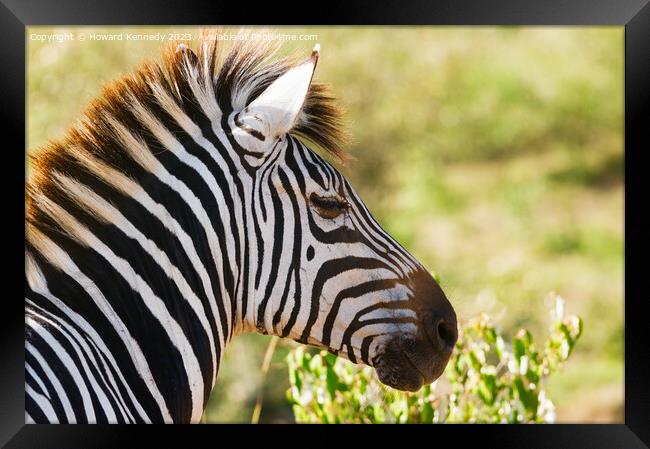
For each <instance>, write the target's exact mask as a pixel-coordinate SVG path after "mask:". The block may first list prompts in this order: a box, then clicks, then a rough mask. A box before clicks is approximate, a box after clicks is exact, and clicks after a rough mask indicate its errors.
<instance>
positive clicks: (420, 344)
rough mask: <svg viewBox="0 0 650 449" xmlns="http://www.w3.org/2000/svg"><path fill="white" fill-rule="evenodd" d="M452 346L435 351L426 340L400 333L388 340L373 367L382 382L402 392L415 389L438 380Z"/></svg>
mask: <svg viewBox="0 0 650 449" xmlns="http://www.w3.org/2000/svg"><path fill="white" fill-rule="evenodd" d="M452 349H453V347H449V348H447V349H445V350H442V351H438V350H435V349H434V348H432V347H431V346H430V343H429V342H428V341H426V340H425V341H422V340H419V339H417V338H416V337H414V336H410V335H401V336H395V337H393V338H392V339H391V340H389V341H388V342H387V343H386V345H385V346H384V348H383V351H382V355H381V357H380V358H378V361H377V363H376V364H375V366H374V368H375V370H376V371H377V377H378V378H379V380H380V381H381V382H382V383H383V384H384V385H387V386H389V387H392V388H396V389H398V390H402V391H417V390H419V389H420V388H422V386H423V385H426V384H430V383H431V382H433V381H435V380H436V379H438V378H439V377H440V376H441V375H442V373H443V372H444V370H445V367H446V366H447V362H448V361H449V357H450V356H451V353H452Z"/></svg>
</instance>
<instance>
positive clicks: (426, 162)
mask: <svg viewBox="0 0 650 449" xmlns="http://www.w3.org/2000/svg"><path fill="white" fill-rule="evenodd" d="M169 30H170V28H161V27H147V28H146V29H144V28H140V29H133V28H131V29H126V28H124V29H120V28H94V29H88V28H83V29H79V28H65V29H61V28H55V29H53V28H45V27H29V29H28V33H27V35H28V36H27V37H28V79H27V82H28V96H27V106H28V130H27V133H28V142H29V147H30V148H32V149H33V148H35V147H37V146H39V145H41V144H43V143H44V142H46V140H47V139H50V138H56V137H58V136H60V135H61V134H62V133H63V131H64V130H65V129H66V128H67V127H68V126H70V124H72V123H74V122H75V120H76V119H77V118H78V117H79V115H80V113H81V111H82V110H83V107H84V106H85V105H86V104H87V103H88V101H90V100H91V99H92V97H94V96H95V95H97V94H98V93H99V88H100V86H101V85H102V84H103V83H105V82H108V81H110V80H111V79H113V78H114V77H116V76H118V75H119V74H120V73H125V72H128V71H130V70H132V69H133V68H134V66H135V65H136V64H137V62H138V61H140V60H141V59H142V58H144V57H154V56H155V55H156V54H157V52H158V49H159V46H160V44H159V43H155V42H96V41H94V42H91V41H85V42H79V41H71V42H62V43H57V42H37V41H29V35H30V33H32V32H37V33H51V32H56V31H59V32H61V31H73V32H75V31H84V32H86V33H88V32H90V31H95V32H106V31H112V32H115V31H132V32H144V31H146V32H157V31H163V32H164V31H169ZM173 30H174V31H179V32H183V31H190V32H194V33H196V29H192V28H183V27H180V28H176V27H175V28H173ZM274 30H275V29H274ZM278 30H279V31H281V32H283V33H290V34H301V33H310V34H311V33H313V34H317V35H318V42H319V43H320V44H321V46H322V48H321V59H320V60H319V63H318V69H317V71H316V78H317V79H319V80H322V81H325V82H328V83H330V84H332V86H333V90H334V92H335V93H336V94H337V96H338V97H339V98H340V99H341V102H342V103H343V105H344V106H345V107H346V108H347V111H348V113H347V116H346V122H347V123H348V126H349V130H350V132H351V134H352V137H353V140H352V142H351V143H350V144H349V145H348V149H349V152H350V154H351V155H352V156H353V157H354V160H352V161H351V162H349V163H348V164H347V165H346V166H345V167H343V168H342V170H343V172H344V173H345V174H346V176H347V177H348V178H349V179H350V180H351V182H352V184H353V185H354V186H355V187H356V189H357V190H358V192H359V194H360V196H361V197H362V198H363V199H364V201H366V203H367V204H368V206H369V208H370V210H371V211H372V212H373V213H374V215H375V216H376V218H377V219H378V220H379V222H380V223H381V224H382V226H383V227H384V228H385V229H386V230H387V231H388V232H390V233H391V234H392V235H393V236H395V237H396V238H397V240H398V241H400V242H401V243H402V244H403V245H404V246H405V247H406V248H408V249H409V251H411V252H412V253H413V254H414V255H415V256H416V257H417V258H418V259H419V260H421V261H422V263H423V264H424V265H425V266H426V267H427V268H429V269H431V270H435V271H436V272H438V273H439V274H440V276H441V278H442V279H443V284H442V287H443V289H444V290H445V292H446V293H447V295H448V296H449V298H450V299H451V301H452V303H453V305H454V307H455V309H456V311H457V313H458V316H459V317H460V320H461V322H464V321H466V320H467V317H472V316H476V315H478V314H479V313H481V312H485V313H487V314H489V315H490V316H492V317H494V318H495V319H498V322H499V323H500V324H501V327H502V330H503V334H504V338H506V339H508V340H510V339H512V338H513V337H514V335H515V332H516V330H517V329H519V328H521V327H525V328H527V329H529V330H530V332H531V333H532V334H533V335H539V334H541V333H543V332H544V330H545V327H546V325H545V324H544V323H545V322H546V321H545V320H546V316H547V312H546V310H547V307H548V304H545V303H544V301H541V300H540V299H539V298H543V297H544V295H545V294H546V292H548V291H549V290H551V289H553V290H556V291H557V292H559V293H560V294H561V295H562V296H564V297H565V298H568V299H569V300H570V301H571V308H572V310H575V311H576V313H577V314H579V315H580V316H581V317H583V318H584V320H585V323H586V327H587V329H588V330H589V331H588V332H586V333H585V335H583V336H582V338H581V343H580V346H579V350H577V352H576V353H575V354H574V356H573V357H572V362H571V363H570V364H568V365H567V366H566V369H565V370H563V371H562V373H558V374H556V375H555V376H553V377H552V378H551V379H550V381H549V384H548V385H547V390H548V392H549V395H550V396H551V397H553V398H554V401H555V404H556V406H557V410H556V412H557V419H558V421H572V422H575V421H585V420H586V421H600V422H602V421H604V422H612V421H615V422H622V420H623V408H622V404H623V168H624V167H623V73H624V71H623V70H624V68H623V36H624V34H623V28H622V27H576V28H570V27H478V28H474V27H472V28H463V27H353V28H346V27H310V28H299V27H285V28H279V29H278ZM313 45H314V42H313V41H312V42H287V44H286V46H285V50H284V51H286V52H289V51H292V50H296V51H299V52H301V53H302V54H308V53H309V51H310V50H311V48H312V47H313ZM268 338H269V337H266V336H260V335H252V334H251V335H243V336H240V337H237V338H235V339H234V340H233V342H232V343H231V346H230V347H229V348H228V349H227V351H226V355H225V358H224V363H223V365H222V368H221V372H220V374H219V378H218V380H217V382H216V387H215V393H214V394H213V396H212V398H211V402H210V405H209V407H208V409H207V411H206V415H205V420H206V421H220V422H224V421H228V422H230V421H237V422H241V421H249V420H250V417H251V414H252V410H253V407H254V405H255V398H256V396H257V392H258V391H260V389H263V392H264V406H263V408H262V414H261V419H260V421H261V422H276V421H286V420H291V419H292V413H291V410H290V408H289V407H288V406H287V404H286V400H285V398H284V392H285V391H286V389H287V388H288V380H287V378H286V366H285V363H284V357H285V356H286V355H287V353H288V351H289V350H290V349H292V348H293V347H294V344H293V343H292V342H288V341H281V342H280V344H279V346H278V348H277V350H276V353H275V355H274V359H273V362H272V364H271V367H270V370H269V373H268V377H267V378H266V381H264V379H263V378H262V376H261V374H260V366H261V364H262V358H263V356H264V351H265V348H266V346H267V343H268Z"/></svg>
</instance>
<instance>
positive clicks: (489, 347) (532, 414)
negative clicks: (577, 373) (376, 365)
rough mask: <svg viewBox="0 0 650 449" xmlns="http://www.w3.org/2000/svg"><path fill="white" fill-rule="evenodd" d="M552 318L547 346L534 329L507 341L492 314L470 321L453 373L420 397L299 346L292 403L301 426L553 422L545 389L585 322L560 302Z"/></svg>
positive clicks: (292, 368)
mask: <svg viewBox="0 0 650 449" xmlns="http://www.w3.org/2000/svg"><path fill="white" fill-rule="evenodd" d="M552 317H553V323H552V325H551V328H550V332H549V335H548V337H547V338H546V341H545V342H544V343H543V344H542V345H541V346H536V345H535V344H534V343H533V337H532V335H531V333H530V332H529V331H528V330H526V329H521V330H520V331H519V332H517V333H516V335H515V337H514V339H513V340H512V342H511V343H506V341H505V340H504V337H503V335H502V334H501V332H500V330H499V328H498V327H497V326H495V324H494V323H493V322H492V319H491V318H490V317H489V316H487V315H486V314H481V315H479V316H477V317H475V318H473V319H471V320H469V322H468V323H467V324H466V325H465V326H463V328H462V329H460V335H459V339H458V343H457V344H456V349H455V351H454V353H453V355H452V357H451V359H450V361H449V364H448V366H447V369H446V371H445V375H444V376H443V377H441V378H440V379H439V380H438V381H436V382H434V383H433V384H431V385H425V386H424V387H423V388H421V389H420V391H418V392H416V393H406V392H401V391H398V390H395V389H392V388H390V387H387V386H385V385H383V384H381V383H380V382H379V380H378V379H377V376H376V374H375V372H374V369H372V368H370V367H367V366H359V365H354V364H352V363H350V362H348V361H346V360H343V359H340V358H337V357H336V356H334V355H333V354H330V353H328V352H326V351H321V352H319V353H316V354H312V353H310V351H309V350H306V349H305V348H304V347H299V348H296V349H295V350H293V351H292V352H291V353H290V354H289V355H288V357H287V361H288V366H289V377H290V383H291V388H290V389H289V390H288V391H287V398H288V399H289V401H290V403H291V404H292V408H293V413H294V415H295V419H296V421H297V422H299V423H443V422H447V423H461V422H462V423H467V422H471V423H522V422H553V421H554V419H555V407H554V405H553V402H552V401H551V399H550V398H548V397H547V394H546V391H545V389H544V385H545V383H546V381H547V379H548V377H549V376H550V375H551V374H553V373H555V372H556V371H557V370H558V368H560V367H561V366H562V364H563V363H564V362H566V360H567V359H568V358H569V356H570V355H571V352H572V350H573V348H574V346H575V344H576V342H577V340H578V338H579V337H580V335H581V333H582V320H581V319H580V318H579V317H577V316H568V317H566V318H565V317H564V301H563V300H562V298H560V297H556V300H555V307H554V310H553V311H552Z"/></svg>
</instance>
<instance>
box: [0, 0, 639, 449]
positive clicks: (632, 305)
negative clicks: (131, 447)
mask: <svg viewBox="0 0 650 449" xmlns="http://www.w3.org/2000/svg"><path fill="white" fill-rule="evenodd" d="M648 1H649V0H574V1H572V2H568V1H566V0H546V1H544V2H539V1H538V2H535V1H534V0H527V1H522V0H519V1H516V0H501V1H499V0H489V1H487V0H484V1H482V2H476V1H473V0H457V1H455V2H454V3H453V4H452V3H450V2H444V1H442V0H436V1H425V0H418V1H412V2H411V3H409V4H407V5H405V4H404V3H403V2H394V3H388V2H381V3H380V4H379V3H377V4H374V5H373V6H372V8H369V7H367V6H366V5H363V4H362V3H361V2H360V1H355V2H349V1H348V2H345V3H343V2H340V1H336V2H328V4H327V8H323V9H322V10H320V11H318V13H313V12H310V11H313V8H312V9H311V10H310V8H309V6H307V5H305V7H304V8H303V9H302V11H296V10H295V9H294V10H293V11H292V12H291V13H289V12H280V11H279V10H278V9H277V5H275V4H267V5H266V6H265V5H256V7H255V8H248V9H247V10H246V11H245V15H244V14H243V11H242V9H241V8H239V11H238V9H237V6H238V4H232V3H231V4H229V3H226V2H222V3H220V4H216V3H215V2H214V1H212V2H210V1H207V0H201V1H193V2H191V3H188V2H187V1H185V2H182V3H181V2H180V1H176V0H165V1H160V2H159V3H158V4H156V5H155V6H154V5H152V4H151V3H150V2H146V1H145V0H113V1H111V2H101V3H100V2H88V1H86V2H84V1H83V0H66V1H58V2H53V1H50V2H46V1H42V0H39V1H36V0H29V1H28V0H1V1H0V37H1V38H2V41H1V42H0V43H1V45H0V60H1V61H2V63H3V66H4V73H3V74H2V77H0V92H1V93H2V97H3V102H2V107H1V108H0V123H2V126H3V127H4V131H5V133H4V135H5V138H6V137H11V138H12V140H11V141H10V142H11V144H12V145H11V148H16V147H18V148H23V149H25V148H26V147H25V142H26V139H25V100H26V98H25V92H26V81H25V80H26V78H25V75H26V73H25V70H26V66H25V62H26V53H25V52H26V32H27V31H26V27H27V26H33V25H62V24H65V25H154V24H160V25H162V24H170V23H173V24H177V25H202V24H205V23H206V22H221V23H230V24H241V23H243V22H245V23H247V24H251V25H259V24H268V23H270V22H274V23H275V24H276V25H286V24H290V23H300V24H303V25H328V24H333V23H335V22H338V23H339V24H346V25H350V24H364V25H377V24H389V25H558V26H559V25H617V26H625V207H624V209H625V217H624V218H625V241H626V244H625V263H626V270H625V287H626V291H627V292H632V295H631V296H629V297H628V298H626V300H625V424H559V425H552V426H522V425H519V426H507V427H505V426H487V425H484V426H470V425H454V426H437V427H431V426H415V427H411V428H410V429H411V431H413V432H416V433H417V432H419V433H420V435H418V437H423V438H425V437H433V436H435V439H436V441H439V440H438V438H440V437H449V438H453V439H454V440H455V441H458V440H459V438H458V437H459V436H462V438H461V440H463V441H466V440H468V439H469V440H474V441H476V442H478V443H480V444H483V445H484V444H485V443H486V442H487V441H490V442H494V443H496V444H498V446H499V447H521V446H522V444H521V443H522V441H525V442H526V443H525V446H526V447H528V448H538V447H539V448H541V447H558V446H560V447H575V448H578V447H587V448H590V449H596V448H603V449H609V448H612V447H626V448H642V447H648V446H646V444H649V443H650V426H648V423H649V422H650V388H648V379H650V357H649V356H650V342H649V341H648V325H647V323H646V322H647V319H646V318H645V315H644V314H643V313H642V301H643V298H644V297H643V296H641V295H640V293H641V292H643V291H644V290H645V287H646V284H647V281H646V278H647V275H645V273H643V272H642V270H643V269H644V267H643V265H642V264H636V263H634V261H635V259H637V258H638V259H639V260H642V258H643V257H644V256H646V255H647V254H648V252H649V251H650V233H649V232H648V230H650V220H649V219H647V218H645V217H642V216H641V215H640V211H642V210H643V206H646V208H647V200H646V201H643V200H645V199H646V198H644V193H645V192H647V191H648V176H647V175H645V173H644V170H645V166H644V164H643V163H642V158H643V156H644V150H645V149H646V148H647V145H645V146H644V145H643V143H646V142H647V138H646V136H647V126H648V124H649V123H648V121H649V120H648V118H649V117H650V88H649V87H648V82H647V81H648V75H649V74H650V39H648V37H649V36H650V6H648ZM9 145H10V144H6V146H7V148H9ZM8 155H10V156H11V158H12V160H11V162H10V164H11V166H18V164H19V163H20V161H19V159H22V163H23V164H24V163H25V162H26V161H25V157H26V155H25V153H23V154H22V155H21V154H20V152H17V151H13V152H10V151H7V152H6V153H5V156H8ZM14 158H15V159H14ZM24 175H25V174H24V173H23V172H21V171H18V170H14V171H12V170H9V171H8V172H7V173H5V174H3V176H2V177H1V178H0V180H1V181H2V183H3V187H6V190H7V191H9V192H10V194H8V195H6V196H5V203H4V212H5V213H4V214H2V215H0V231H2V232H0V235H1V236H2V240H3V241H2V248H3V249H4V250H5V252H6V253H7V254H11V256H12V257H10V258H9V260H11V261H13V260H19V259H20V258H21V257H23V258H24V246H23V244H22V243H21V242H22V239H23V238H24V221H23V218H24V212H25V206H24V201H22V198H21V197H20V195H19V193H18V192H19V191H22V192H23V194H24V188H25V186H24ZM644 175H645V176H644ZM631 242H633V244H629V243H631ZM630 262H632V263H630ZM5 270H7V271H5V273H6V278H5V279H6V280H7V281H8V282H6V283H3V287H5V288H6V287H7V286H8V287H11V288H10V290H12V293H13V289H16V290H19V289H20V285H19V282H18V279H21V278H22V279H23V280H24V275H23V274H22V272H21V270H22V267H21V266H20V265H18V264H11V263H6V264H5ZM23 288H24V286H23ZM17 294H18V295H19V293H17ZM7 296H9V295H7ZM11 296H12V297H13V296H14V295H13V294H12V295H11ZM5 307H7V308H6V309H5V311H4V312H5V313H3V314H2V315H0V316H3V319H4V323H3V324H4V325H3V326H2V327H0V341H1V342H2V356H1V358H2V362H3V363H1V364H0V404H2V405H1V406H0V444H4V443H6V442H7V441H8V440H9V439H10V438H11V437H12V436H13V438H12V439H11V441H10V442H9V444H8V445H7V446H6V447H11V448H18V447H67V448H76V447H79V448H81V447H88V445H89V442H91V441H92V442H93V443H92V444H95V445H96V447H116V446H124V445H127V444H129V442H132V441H133V439H134V438H136V437H143V438H146V439H147V441H148V442H150V443H151V438H152V437H154V436H155V439H156V440H158V442H164V443H165V444H163V446H168V445H170V444H172V445H175V446H178V445H182V446H186V445H187V442H188V441H192V442H193V443H192V444H193V445H197V446H200V445H201V444H200V443H199V442H198V441H210V440H212V441H213V442H212V443H207V444H210V445H211V446H213V445H214V444H215V443H214V441H218V440H217V438H224V437H228V436H233V437H235V436H238V435H241V434H242V433H243V432H246V429H245V427H244V426H241V425H231V426H225V425H218V428H215V427H214V426H192V427H190V426H173V427H171V426H154V427H151V426H128V427H127V426H117V425H112V426H109V425H95V426H88V425H75V426H73V425H60V426H37V425H32V426H26V425H25V424H24V345H23V342H24V336H23V333H24V329H23V325H24V322H23V320H22V319H21V318H19V317H21V316H24V309H23V303H21V302H17V301H15V300H14V299H13V298H12V299H11V300H7V301H6V302H5ZM136 427H137V428H136ZM190 428H191V429H192V430H191V432H192V433H191V434H190V433H189V432H190V430H189V429H190ZM259 428H260V431H261V433H260V436H262V437H263V438H264V437H265V436H264V433H266V432H269V433H270V434H273V433H274V432H278V431H281V432H282V434H278V436H279V437H280V438H282V437H283V436H284V439H283V440H286V433H285V432H283V431H282V430H278V428H279V429H283V427H282V426H266V425H262V426H260V427H259ZM313 428H319V429H320V428H321V427H320V426H293V427H292V428H291V429H292V430H291V432H292V437H293V438H296V437H297V439H296V441H307V440H304V439H302V436H303V434H304V435H305V436H307V433H309V434H311V433H312V432H311V431H310V430H311V429H313ZM398 428H399V429H400V430H396V429H398ZM151 429H156V430H155V431H153V430H151ZM370 429H371V428H370V427H368V426H330V427H328V428H327V429H323V430H326V431H327V432H331V433H332V434H333V436H334V435H340V436H343V435H345V436H354V437H357V438H359V439H363V440H364V441H365V440H366V439H367V438H368V437H378V439H380V438H382V437H383V434H386V436H388V434H392V435H391V436H395V437H399V434H397V433H395V432H400V431H401V428H400V427H399V426H373V427H372V430H370ZM375 429H377V430H375ZM434 429H435V430H434ZM214 430H216V432H218V434H217V435H215V439H212V438H210V436H211V435H212V434H211V432H212V431H214ZM198 432H200V433H198ZM207 432H209V433H210V434H208V433H207ZM305 432H307V433H305ZM434 432H435V433H434ZM256 434H257V432H256ZM199 435H200V436H199ZM402 435H403V434H402ZM197 436H199V438H200V440H198V439H197V438H196V437H197ZM413 436H414V437H415V435H413ZM204 437H205V438H204ZM402 438H403V437H402ZM283 440H280V441H283ZM497 442H498V443H497ZM644 442H645V444H644ZM204 444H206V443H204ZM207 444H206V446H207Z"/></svg>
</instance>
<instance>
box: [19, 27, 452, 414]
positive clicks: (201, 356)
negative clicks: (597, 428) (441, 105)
mask: <svg viewBox="0 0 650 449" xmlns="http://www.w3.org/2000/svg"><path fill="white" fill-rule="evenodd" d="M242 35H244V36H245V32H242ZM209 37H210V33H208V32H206V33H204V34H202V35H201V39H200V43H199V44H198V45H196V46H195V48H194V49H191V48H190V47H189V46H187V45H184V44H180V45H175V44H172V45H168V46H167V47H166V48H165V49H164V51H163V52H162V57H159V58H157V59H152V60H146V61H145V62H143V63H142V64H141V65H140V66H138V67H137V68H136V69H135V70H134V71H133V72H132V73H130V74H127V75H124V76H123V77H121V78H118V79H116V80H114V81H112V82H111V83H109V84H108V85H106V86H105V87H104V88H103V91H102V92H101V94H100V95H99V96H98V97H97V98H95V99H94V100H93V101H92V102H91V104H90V105H89V107H88V109H87V111H86V112H85V113H84V115H83V118H82V119H81V120H80V121H79V122H78V123H77V124H76V125H74V126H72V127H70V128H69V130H68V131H67V133H66V134H65V136H64V137H63V138H61V139H59V140H53V141H50V142H49V143H48V144H46V146H44V147H43V148H40V149H39V151H37V152H35V153H34V154H33V155H32V156H31V158H30V164H31V165H30V167H31V169H30V175H29V178H28V180H27V181H26V219H25V226H26V231H25V233H26V235H25V277H26V281H25V379H26V380H25V400H26V406H25V413H26V415H25V418H26V421H27V422H28V423H48V422H49V423H107V422H108V423H159V422H160V423H196V422H199V421H200V419H201V417H202V414H203V410H204V407H205V405H206V402H207V399H208V397H209V395H210V393H211V391H212V389H213V386H214V383H215V379H216V377H217V372H218V369H219V365H220V362H221V358H222V355H223V352H224V350H225V348H226V345H227V343H228V342H229V341H230V340H231V339H232V338H233V337H234V336H236V335H239V334H241V333H244V332H259V333H262V334H272V335H277V336H279V337H283V338H289V339H293V340H295V341H297V342H300V343H303V344H307V345H312V346H316V347H320V348H324V349H326V350H328V351H330V352H332V353H333V354H335V355H337V356H340V357H344V358H347V359H349V360H350V361H352V362H354V363H362V364H366V365H369V366H372V367H374V368H375V370H376V372H377V375H378V377H379V379H380V381H381V382H383V383H384V384H386V385H388V386H391V387H394V388H397V389H400V390H406V391H416V390H418V389H419V388H420V387H421V386H422V385H423V384H425V383H430V382H432V381H434V380H435V379H437V378H438V377H439V376H440V375H441V374H442V372H443V370H444V368H445V366H446V364H447V362H448V360H449V357H450V354H451V352H452V350H453V348H454V346H455V342H456V340H457V336H458V332H457V321H456V314H455V311H454V309H453V307H452V306H451V304H450V302H449V300H448V299H447V297H446V296H445V293H444V292H443V291H442V289H441V288H440V286H439V285H438V283H436V281H435V280H434V279H433V278H432V276H431V274H430V273H429V272H428V271H427V270H426V269H425V268H424V267H423V266H422V265H421V264H420V263H419V262H418V261H417V260H416V259H415V258H414V257H413V256H412V255H411V254H409V253H408V252H407V251H406V250H405V249H404V248H403V247H402V246H401V245H400V244H399V243H398V242H397V241H396V240H395V239H394V238H392V237H391V236H390V235H389V234H388V233H387V232H385V231H384V230H383V229H382V228H381V227H380V225H379V224H378V223H377V222H376V221H375V219H374V218H373V216H372V215H371V214H370V212H369V210H368V209H367V207H366V206H365V205H364V203H363V201H362V200H361V199H360V198H359V196H358V195H357V193H355V190H354V189H353V188H352V186H351V185H350V184H349V182H348V181H347V180H346V179H345V178H344V176H343V175H342V174H341V173H340V172H339V171H338V170H337V169H336V168H335V167H334V165H333V164H334V162H332V163H329V162H327V161H326V159H325V158H324V157H321V156H320V155H319V154H318V153H316V152H315V151H313V150H312V149H311V148H310V147H309V146H308V145H312V144H313V145H314V146H316V147H318V148H320V149H322V150H323V151H325V152H327V153H328V154H329V155H330V156H331V157H332V160H333V161H337V162H340V161H343V160H345V158H346V153H345V152H344V150H343V145H344V143H345V135H346V132H345V131H343V125H342V123H343V119H342V112H341V108H340V107H339V106H338V104H337V100H336V98H335V97H334V96H333V95H332V94H331V92H330V90H329V88H328V87H327V86H326V85H325V84H322V83H319V82H316V81H313V80H312V78H313V74H314V71H315V68H316V64H317V61H318V58H319V55H320V51H319V46H318V45H317V46H316V47H314V50H313V52H312V53H311V56H309V57H307V58H298V57H295V56H288V57H282V58H275V57H274V54H275V52H276V51H277V50H278V49H279V47H280V45H279V44H271V43H268V42H260V41H253V40H250V39H249V40H246V39H240V40H239V41H238V42H237V43H235V44H232V45H231V46H230V47H229V48H228V49H227V50H225V51H223V50H222V49H221V43H220V44H219V45H217V40H215V39H210V38H209Z"/></svg>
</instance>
